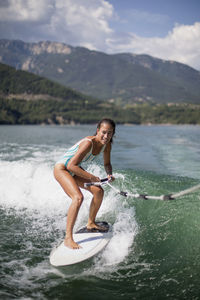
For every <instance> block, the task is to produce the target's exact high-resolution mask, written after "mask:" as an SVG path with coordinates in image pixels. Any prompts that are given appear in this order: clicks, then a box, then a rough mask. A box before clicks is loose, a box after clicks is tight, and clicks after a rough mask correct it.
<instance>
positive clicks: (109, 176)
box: [107, 175, 115, 182]
mask: <svg viewBox="0 0 200 300" xmlns="http://www.w3.org/2000/svg"><path fill="white" fill-rule="evenodd" d="M107 177H108V181H109V182H110V181H114V180H115V177H114V176H113V175H108V176H107Z"/></svg>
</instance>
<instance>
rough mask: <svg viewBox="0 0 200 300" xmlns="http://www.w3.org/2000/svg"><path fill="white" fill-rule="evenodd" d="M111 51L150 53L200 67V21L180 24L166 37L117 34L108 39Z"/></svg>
mask: <svg viewBox="0 0 200 300" xmlns="http://www.w3.org/2000/svg"><path fill="white" fill-rule="evenodd" d="M107 44H108V46H109V48H108V49H109V52H133V53H136V54H149V55H152V56H155V57H158V58H162V59H165V60H175V61H178V62H181V63H184V64H188V65H190V66H192V67H194V68H197V69H200V23H198V22H196V23H194V25H178V24H176V25H175V27H174V28H173V30H172V31H171V32H169V33H168V35H167V36H166V37H164V38H158V37H154V38H143V37H139V36H137V35H134V34H127V35H123V36H118V37H117V36H115V37H112V38H111V39H108V40H107Z"/></svg>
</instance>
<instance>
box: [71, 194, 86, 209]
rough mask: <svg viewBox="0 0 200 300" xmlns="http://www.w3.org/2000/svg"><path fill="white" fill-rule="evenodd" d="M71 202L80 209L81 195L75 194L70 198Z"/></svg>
mask: <svg viewBox="0 0 200 300" xmlns="http://www.w3.org/2000/svg"><path fill="white" fill-rule="evenodd" d="M72 202H73V203H74V205H76V206H77V207H80V206H81V204H82V202H83V194H76V195H74V196H73V197H72Z"/></svg>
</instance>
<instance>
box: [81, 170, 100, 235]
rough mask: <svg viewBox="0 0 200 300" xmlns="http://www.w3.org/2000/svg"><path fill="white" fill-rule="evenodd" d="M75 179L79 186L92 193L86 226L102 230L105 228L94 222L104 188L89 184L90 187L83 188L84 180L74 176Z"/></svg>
mask: <svg viewBox="0 0 200 300" xmlns="http://www.w3.org/2000/svg"><path fill="white" fill-rule="evenodd" d="M75 180H76V182H77V184H78V185H79V186H80V187H81V188H84V189H86V190H88V191H89V192H90V193H92V195H93V198H92V202H91V204H90V211H89V218H88V223H87V228H88V229H92V228H96V229H102V230H104V229H105V228H103V227H101V226H98V225H97V224H96V223H95V219H96V215H97V213H98V211H99V208H100V206H101V203H102V200H103V195H104V190H103V189H102V187H100V186H90V187H87V188H85V187H84V183H85V180H84V179H83V178H80V177H77V176H75Z"/></svg>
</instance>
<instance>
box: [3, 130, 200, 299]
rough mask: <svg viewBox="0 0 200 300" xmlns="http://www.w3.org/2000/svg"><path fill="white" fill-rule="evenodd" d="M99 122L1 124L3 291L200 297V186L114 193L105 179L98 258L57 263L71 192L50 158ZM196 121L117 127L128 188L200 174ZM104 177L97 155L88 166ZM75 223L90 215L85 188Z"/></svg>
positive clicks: (119, 161)
mask: <svg viewBox="0 0 200 300" xmlns="http://www.w3.org/2000/svg"><path fill="white" fill-rule="evenodd" d="M94 132H95V126H89V125H85V126H63V127H56V126H55V127H54V126H49V127H48V126H46V127H42V126H1V127H0V149H1V150H0V213H1V292H0V295H1V299H81V300H82V299H87V300H89V299H110V300H112V299H113V300H114V299H159V300H160V299H200V288H199V286H200V276H199V273H200V239H199V236H200V191H197V192H195V193H192V194H189V195H186V196H184V197H181V198H178V199H177V200H174V201H156V200H141V199H140V200H139V199H133V198H125V197H122V196H120V195H115V193H114V191H113V190H111V189H110V188H109V187H107V186H105V197H104V201H103V204H102V207H101V209H100V211H99V213H98V219H99V220H106V221H108V222H110V223H111V224H112V225H113V231H114V236H113V238H112V239H111V241H110V243H109V244H108V246H107V247H106V248H105V250H103V251H102V252H101V253H100V254H99V255H97V256H96V257H94V258H92V259H90V260H88V261H86V262H83V263H81V264H78V265H75V266H71V267H67V268H54V267H52V266H51V265H50V264H49V253H50V251H51V249H52V248H53V247H54V246H55V245H56V244H57V242H58V241H59V240H60V239H62V238H63V236H64V231H65V224H66V214H67V209H68V207H69V204H70V199H69V198H68V197H67V196H66V195H65V194H64V192H63V191H62V190H61V188H60V187H59V185H58V183H57V182H56V181H55V180H54V178H53V174H52V169H53V165H54V163H55V161H56V160H57V159H58V158H59V157H60V155H62V154H63V153H64V152H65V150H66V148H67V147H68V146H71V145H73V143H75V142H76V141H78V140H79V139H80V138H82V137H84V136H86V135H91V134H93V133H94ZM199 149H200V127H199V126H117V130H116V137H115V140H114V144H113V150H112V164H113V169H114V174H115V177H116V181H115V182H114V183H113V185H114V186H115V187H116V188H118V189H120V190H124V191H128V192H131V193H135V192H138V193H147V194H150V195H161V194H169V193H172V192H178V191H181V190H184V189H186V188H189V187H191V186H193V185H196V184H199V182H200V163H199V161H200V160H199V157H200V150H199ZM90 171H91V172H92V171H93V172H94V173H95V174H96V175H97V176H100V177H105V172H104V170H103V168H102V166H101V165H100V164H95V165H92V166H91V167H90ZM84 196H85V200H84V203H83V205H82V207H81V209H80V212H79V215H78V219H77V222H76V228H77V227H79V226H82V225H83V224H85V223H86V221H87V216H88V209H89V205H90V200H91V196H90V194H89V193H87V192H84Z"/></svg>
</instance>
